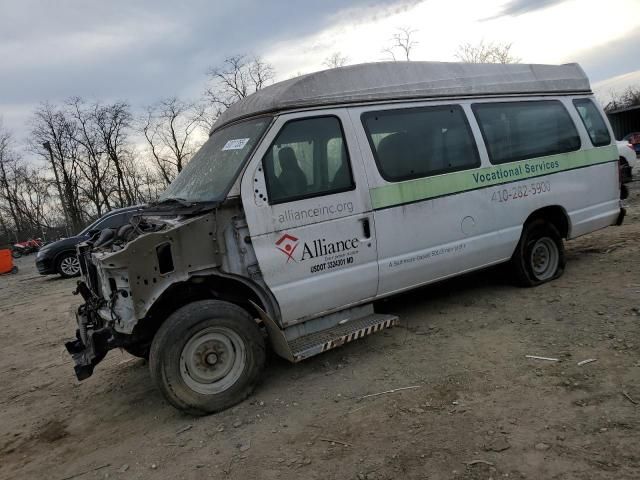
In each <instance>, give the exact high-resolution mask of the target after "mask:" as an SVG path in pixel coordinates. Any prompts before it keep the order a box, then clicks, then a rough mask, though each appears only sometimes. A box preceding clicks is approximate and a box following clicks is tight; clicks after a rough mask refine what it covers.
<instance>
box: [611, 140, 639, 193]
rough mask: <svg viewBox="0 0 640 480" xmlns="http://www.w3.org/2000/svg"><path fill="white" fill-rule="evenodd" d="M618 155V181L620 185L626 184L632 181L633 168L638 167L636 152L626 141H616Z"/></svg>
mask: <svg viewBox="0 0 640 480" xmlns="http://www.w3.org/2000/svg"><path fill="white" fill-rule="evenodd" d="M616 144H617V145H618V155H620V179H621V180H622V183H627V182H630V181H631V180H633V174H632V171H633V168H634V167H636V166H638V165H637V162H638V160H637V159H636V151H635V150H634V149H633V145H631V144H630V143H629V142H628V141H626V140H617V141H616Z"/></svg>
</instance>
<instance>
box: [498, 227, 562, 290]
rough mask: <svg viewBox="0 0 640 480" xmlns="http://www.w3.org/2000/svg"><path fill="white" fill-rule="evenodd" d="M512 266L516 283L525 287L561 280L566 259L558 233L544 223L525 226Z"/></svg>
mask: <svg viewBox="0 0 640 480" xmlns="http://www.w3.org/2000/svg"><path fill="white" fill-rule="evenodd" d="M511 264H512V266H513V270H514V273H515V277H516V281H517V282H518V284H520V285H521V286H524V287H534V286H536V285H540V284H542V283H545V282H548V281H550V280H553V279H556V278H558V277H560V276H561V275H562V273H563V272H564V266H565V264H566V259H565V254H564V245H563V243H562V237H561V236H560V233H559V232H558V229H557V228H556V227H555V226H553V225H552V224H550V223H548V222H545V221H544V220H535V221H533V222H531V223H529V224H527V225H525V227H524V229H523V231H522V236H521V237H520V242H518V246H517V247H516V251H515V252H514V254H513V257H512V258H511Z"/></svg>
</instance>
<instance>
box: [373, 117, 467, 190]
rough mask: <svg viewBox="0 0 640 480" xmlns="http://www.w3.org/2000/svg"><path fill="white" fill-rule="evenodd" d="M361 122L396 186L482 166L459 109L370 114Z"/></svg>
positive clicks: (384, 173) (383, 171)
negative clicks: (412, 179) (415, 179)
mask: <svg viewBox="0 0 640 480" xmlns="http://www.w3.org/2000/svg"><path fill="white" fill-rule="evenodd" d="M362 122H363V124H364V127H365V130H366V132H367V137H368V138H369V144H370V145H371V149H372V150H373V153H374V157H375V159H376V162H377V164H378V169H379V171H380V174H381V175H382V177H383V178H384V179H385V180H388V181H392V182H397V181H401V180H408V179H411V178H419V177H426V176H429V175H436V174H440V173H447V172H455V171H457V170H464V169H467V168H473V167H477V166H479V165H480V157H479V156H478V151H477V148H476V144H475V141H474V139H473V135H472V133H471V129H470V128H469V124H468V123H467V118H466V116H465V114H464V111H463V110H462V107H460V106H459V105H443V106H436V107H417V108H405V109H400V110H384V111H378V112H367V113H364V114H363V115H362Z"/></svg>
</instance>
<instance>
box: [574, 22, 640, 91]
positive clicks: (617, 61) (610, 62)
mask: <svg viewBox="0 0 640 480" xmlns="http://www.w3.org/2000/svg"><path fill="white" fill-rule="evenodd" d="M638 45H640V27H637V28H635V29H634V30H631V31H630V32H628V33H627V34H626V35H624V36H622V37H620V38H618V39H616V40H613V41H610V42H607V43H604V44H602V45H599V46H597V47H595V48H591V49H588V50H583V51H579V52H576V53H575V54H574V55H573V59H572V60H571V61H577V62H579V63H580V65H582V68H584V70H585V71H586V72H587V74H588V75H589V78H590V79H591V81H592V82H595V83H597V82H601V81H603V80H606V79H608V78H611V77H615V76H618V75H622V74H625V73H629V72H631V71H634V70H636V69H637V67H638V64H637V63H636V62H635V59H636V58H637V56H638Z"/></svg>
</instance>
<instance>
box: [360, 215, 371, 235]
mask: <svg viewBox="0 0 640 480" xmlns="http://www.w3.org/2000/svg"><path fill="white" fill-rule="evenodd" d="M360 222H361V223H362V233H364V240H368V239H370V238H371V225H370V224H369V219H368V218H362V219H360Z"/></svg>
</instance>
